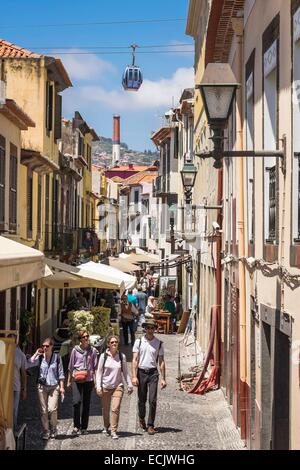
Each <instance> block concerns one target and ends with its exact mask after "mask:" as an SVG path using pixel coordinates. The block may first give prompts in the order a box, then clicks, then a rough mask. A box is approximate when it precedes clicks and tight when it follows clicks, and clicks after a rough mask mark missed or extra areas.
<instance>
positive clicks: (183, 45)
mask: <svg viewBox="0 0 300 470" xmlns="http://www.w3.org/2000/svg"><path fill="white" fill-rule="evenodd" d="M193 46H194V44H192V43H189V44H159V45H153V46H137V47H138V49H153V48H163V47H193ZM27 47H28V49H33V50H34V49H35V50H46V49H51V50H56V49H131V46H64V47H62V46H52V47H49V46H47V47H41V46H39V47H35V46H27Z"/></svg>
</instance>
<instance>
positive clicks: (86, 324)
mask: <svg viewBox="0 0 300 470" xmlns="http://www.w3.org/2000/svg"><path fill="white" fill-rule="evenodd" d="M68 319H69V321H70V324H69V328H70V331H71V334H72V336H73V340H74V341H76V340H77V339H78V333H79V331H87V333H89V334H90V335H91V334H92V333H93V332H94V329H93V323H94V316H93V315H92V314H91V312H87V311H85V310H77V311H72V312H68Z"/></svg>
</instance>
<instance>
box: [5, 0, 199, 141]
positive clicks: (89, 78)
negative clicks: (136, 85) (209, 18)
mask: <svg viewBox="0 0 300 470" xmlns="http://www.w3.org/2000/svg"><path fill="white" fill-rule="evenodd" d="M12 3H13V8H12ZM12 3H11V2H4V4H3V5H2V6H1V37H2V38H4V39H6V40H8V41H10V42H13V43H16V44H18V45H19V46H23V47H26V48H28V49H30V50H32V51H36V52H40V53H47V54H49V55H55V56H59V52H68V53H70V52H78V49H79V48H81V47H86V48H89V47H95V46H99V47H109V46H117V47H120V46H122V47H126V46H129V45H130V44H132V43H136V44H138V45H141V46H147V45H160V44H162V45H164V44H166V45H169V44H177V43H178V44H179V45H180V43H184V44H187V43H191V44H192V38H190V37H188V36H186V35H185V26H186V25H185V22H184V21H181V22H172V23H171V22H170V23H168V22H164V23H149V24H146V23H140V24H135V25H134V24H119V25H97V26H96V25H88V26H76V27H70V26H64V27H48V26H47V27H46V26H44V27H37V26H36V25H46V24H47V25H49V24H57V23H92V22H105V21H129V20H144V19H157V18H161V19H169V18H186V16H187V11H188V0H151V1H150V0H143V1H137V0H131V1H130V2H127V1H125V0H115V1H110V2H109V1H103V0H86V1H85V2H82V0H72V1H70V0H65V1H61V0H60V1H58V0H52V1H51V2H49V1H46V0H45V1H41V0H27V1H24V0H14V2H12ZM16 12H18V15H16ZM62 47H65V48H66V49H64V50H61V49H59V48H62ZM43 48H53V49H52V50H51V49H49V50H48V49H43ZM174 49H175V48H174ZM176 49H177V47H176ZM189 49H192V48H189ZM179 50H180V48H179ZM88 51H92V49H85V52H88ZM54 52H55V53H54ZM60 57H61V59H62V60H63V63H64V65H65V67H66V69H67V71H68V72H69V75H70V77H71V80H72V82H73V88H72V89H70V90H67V91H65V92H64V93H63V103H64V116H65V117H67V118H70V117H72V114H73V112H74V111H75V110H78V111H80V112H81V114H82V115H83V117H84V118H85V119H86V121H87V122H88V123H89V124H90V125H91V126H92V127H94V128H95V130H96V131H97V132H98V133H99V134H100V135H103V136H105V137H111V135H112V116H113V114H115V113H118V114H120V115H121V119H122V120H121V140H122V141H125V142H127V144H128V145H129V146H130V147H131V148H133V149H135V150H144V149H149V148H152V149H153V145H152V143H151V141H150V134H151V132H152V131H153V130H155V129H157V128H159V127H160V125H161V122H162V120H161V116H162V115H163V114H164V112H165V111H167V110H168V109H169V108H170V107H171V106H172V103H173V102H175V103H176V102H177V100H178V97H179V96H180V94H181V91H182V89H183V88H186V87H190V86H192V83H193V58H194V57H193V54H192V53H191V54H184V53H180V52H179V53H174V54H141V55H138V57H137V63H138V65H139V66H140V67H141V68H142V71H143V75H144V84H143V86H142V88H141V90H140V91H139V92H138V93H128V92H125V91H123V89H122V86H121V77H122V73H123V70H124V68H125V66H126V65H127V63H129V62H130V61H131V55H130V51H128V54H127V55H126V54H122V55H100V54H99V55H98V54H94V53H93V54H92V55H76V54H74V55H71V54H68V55H67V54H61V55H60Z"/></svg>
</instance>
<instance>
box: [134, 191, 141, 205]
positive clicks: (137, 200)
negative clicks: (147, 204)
mask: <svg viewBox="0 0 300 470" xmlns="http://www.w3.org/2000/svg"><path fill="white" fill-rule="evenodd" d="M139 197H140V193H139V191H134V203H135V204H138V203H139Z"/></svg>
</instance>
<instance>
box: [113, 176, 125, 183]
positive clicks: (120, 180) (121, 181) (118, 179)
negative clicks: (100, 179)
mask: <svg viewBox="0 0 300 470" xmlns="http://www.w3.org/2000/svg"><path fill="white" fill-rule="evenodd" d="M110 179H111V181H113V182H114V183H123V181H124V180H123V179H122V178H120V176H114V177H113V178H110Z"/></svg>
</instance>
